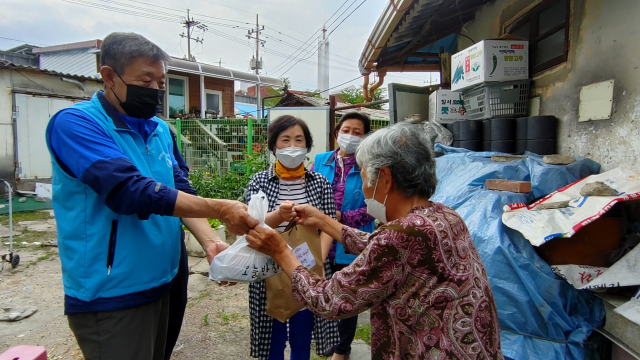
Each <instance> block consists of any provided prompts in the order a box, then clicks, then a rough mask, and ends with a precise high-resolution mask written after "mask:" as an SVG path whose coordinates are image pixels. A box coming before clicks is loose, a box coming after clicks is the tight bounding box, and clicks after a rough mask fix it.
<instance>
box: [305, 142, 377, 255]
mask: <svg viewBox="0 0 640 360" xmlns="http://www.w3.org/2000/svg"><path fill="white" fill-rule="evenodd" d="M335 167H336V157H335V151H329V152H325V153H321V154H317V155H316V158H315V162H314V165H313V171H315V172H319V173H320V174H322V175H324V176H325V177H326V178H327V179H328V180H329V183H331V184H333V178H334V176H335ZM364 206H366V204H365V202H364V194H363V193H362V178H361V177H360V168H358V165H355V166H354V167H353V169H351V171H349V174H347V182H346V184H345V188H344V200H343V202H342V209H341V212H343V213H344V212H345V211H347V210H356V209H359V208H361V207H364ZM360 230H362V231H365V232H368V233H371V232H373V230H374V222H373V221H372V222H370V223H369V224H366V225H364V226H361V227H360ZM355 259H356V256H355V255H351V254H347V253H345V251H344V246H342V244H340V243H339V242H338V245H337V247H336V263H337V264H342V265H348V264H351V263H352V262H353V260H355Z"/></svg>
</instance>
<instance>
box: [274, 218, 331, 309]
mask: <svg viewBox="0 0 640 360" xmlns="http://www.w3.org/2000/svg"><path fill="white" fill-rule="evenodd" d="M281 235H282V237H283V238H284V240H285V241H286V242H287V244H289V246H290V247H291V249H292V250H293V254H294V255H296V257H297V258H298V260H300V262H301V263H302V265H303V266H304V267H306V268H307V269H310V270H311V271H313V272H314V273H316V274H318V275H320V276H324V259H322V248H321V246H320V234H319V233H318V230H317V229H315V228H312V227H309V226H304V225H296V224H295V223H293V222H292V223H290V224H289V226H287V228H286V229H285V231H284V232H283V233H282V234H281ZM264 282H265V286H266V289H267V315H269V316H271V317H272V318H274V319H277V320H279V321H281V322H285V321H287V320H288V319H289V318H291V317H292V316H293V315H295V314H296V313H297V312H298V311H300V310H302V308H303V307H304V306H303V305H302V304H301V303H299V302H297V301H296V300H295V299H294V298H293V293H292V291H291V279H290V278H289V276H287V274H285V273H281V274H278V275H275V276H272V277H270V278H267V279H265V280H264Z"/></svg>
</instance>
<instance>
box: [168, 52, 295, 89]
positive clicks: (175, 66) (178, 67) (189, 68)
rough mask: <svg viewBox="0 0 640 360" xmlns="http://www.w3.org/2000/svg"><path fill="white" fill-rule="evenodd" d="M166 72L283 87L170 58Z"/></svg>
mask: <svg viewBox="0 0 640 360" xmlns="http://www.w3.org/2000/svg"><path fill="white" fill-rule="evenodd" d="M167 70H173V71H178V72H186V73H190V74H197V75H204V76H208V77H214V78H218V79H226V80H238V81H242V82H247V83H252V84H256V83H257V84H260V85H267V86H272V87H279V88H281V87H283V86H284V84H283V83H282V81H281V80H280V79H276V78H272V77H268V76H261V75H256V74H251V73H247V72H243V71H236V70H231V69H227V68H223V67H221V66H215V65H209V64H204V63H198V62H194V61H189V60H183V59H178V58H171V61H169V64H168V65H167Z"/></svg>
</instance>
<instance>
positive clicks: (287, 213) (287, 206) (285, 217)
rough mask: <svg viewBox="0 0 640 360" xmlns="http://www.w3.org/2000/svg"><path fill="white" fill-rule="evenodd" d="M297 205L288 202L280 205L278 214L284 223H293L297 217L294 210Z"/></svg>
mask: <svg viewBox="0 0 640 360" xmlns="http://www.w3.org/2000/svg"><path fill="white" fill-rule="evenodd" d="M294 205H295V204H294V203H293V202H292V201H289V200H286V201H285V202H283V203H282V204H281V205H280V208H279V209H278V212H279V214H280V217H281V218H282V221H283V222H284V221H291V219H293V218H294V217H295V216H296V211H295V210H293V206H294Z"/></svg>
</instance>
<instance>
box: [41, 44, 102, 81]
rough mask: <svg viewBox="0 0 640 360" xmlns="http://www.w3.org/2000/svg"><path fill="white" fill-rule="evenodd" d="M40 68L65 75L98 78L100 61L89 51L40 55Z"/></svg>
mask: <svg viewBox="0 0 640 360" xmlns="http://www.w3.org/2000/svg"><path fill="white" fill-rule="evenodd" d="M40 68H41V69H46V70H51V71H57V72H61V73H65V74H76V75H80V76H93V77H98V76H99V75H98V60H97V56H96V54H94V53H91V52H88V50H87V49H81V50H68V51H56V52H47V53H43V54H40Z"/></svg>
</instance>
